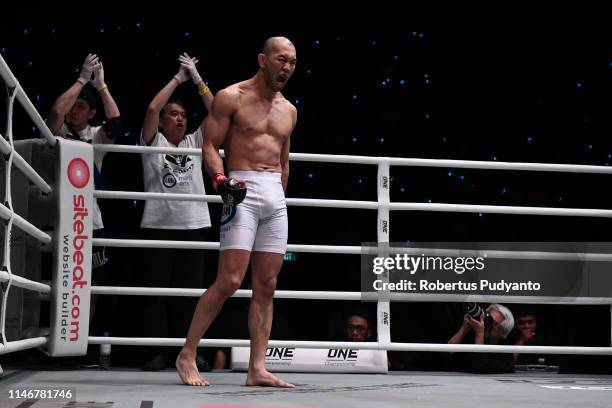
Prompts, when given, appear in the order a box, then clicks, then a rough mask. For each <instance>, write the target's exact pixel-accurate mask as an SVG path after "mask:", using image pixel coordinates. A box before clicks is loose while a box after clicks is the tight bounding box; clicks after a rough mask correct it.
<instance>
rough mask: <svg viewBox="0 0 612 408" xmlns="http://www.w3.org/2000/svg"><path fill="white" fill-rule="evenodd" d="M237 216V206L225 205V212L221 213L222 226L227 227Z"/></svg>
mask: <svg viewBox="0 0 612 408" xmlns="http://www.w3.org/2000/svg"><path fill="white" fill-rule="evenodd" d="M235 216H236V206H235V205H224V206H223V212H222V213H221V225H225V224H227V223H228V222H230V221H231V220H232V219H233V218H234V217H235Z"/></svg>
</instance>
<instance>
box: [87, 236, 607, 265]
mask: <svg viewBox="0 0 612 408" xmlns="http://www.w3.org/2000/svg"><path fill="white" fill-rule="evenodd" d="M93 245H97V246H107V247H118V248H166V249H211V250H217V249H219V243H218V242H210V241H165V240H156V239H116V238H94V239H93ZM390 249H392V250H393V251H394V252H397V253H405V254H411V255H416V256H420V255H435V256H474V257H477V256H482V257H484V258H495V259H531V260H554V261H583V262H609V261H612V254H608V253H586V252H576V253H574V252H539V251H502V250H465V249H439V248H394V247H392V248H390ZM287 251H290V252H307V253H325V254H345V255H362V254H368V253H376V247H365V246H364V247H361V246H347V245H302V244H289V245H287Z"/></svg>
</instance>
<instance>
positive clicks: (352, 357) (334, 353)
mask: <svg viewBox="0 0 612 408" xmlns="http://www.w3.org/2000/svg"><path fill="white" fill-rule="evenodd" d="M327 358H329V359H333V360H342V361H357V350H352V349H329V350H328V351H327Z"/></svg>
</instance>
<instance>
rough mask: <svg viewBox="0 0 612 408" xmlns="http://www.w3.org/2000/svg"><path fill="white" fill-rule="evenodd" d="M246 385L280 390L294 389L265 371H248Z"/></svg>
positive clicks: (291, 385)
mask: <svg viewBox="0 0 612 408" xmlns="http://www.w3.org/2000/svg"><path fill="white" fill-rule="evenodd" d="M246 385H249V386H252V385H259V386H262V387H280V388H295V385H293V384H291V383H288V382H285V381H283V380H281V379H280V378H278V377H276V376H275V375H272V374H271V373H270V372H269V371H267V370H262V371H249V374H248V375H247V380H246Z"/></svg>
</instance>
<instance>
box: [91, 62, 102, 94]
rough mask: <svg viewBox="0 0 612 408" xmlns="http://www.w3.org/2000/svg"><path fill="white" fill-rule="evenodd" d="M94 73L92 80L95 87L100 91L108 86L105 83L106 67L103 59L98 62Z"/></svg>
mask: <svg viewBox="0 0 612 408" xmlns="http://www.w3.org/2000/svg"><path fill="white" fill-rule="evenodd" d="M93 74H94V77H93V79H92V80H91V81H90V82H91V84H92V85H93V86H94V88H96V89H97V90H98V91H100V90H102V89H103V88H104V87H105V86H106V84H105V83H104V67H103V66H102V61H100V62H98V64H96V66H95V67H94V71H93Z"/></svg>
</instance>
